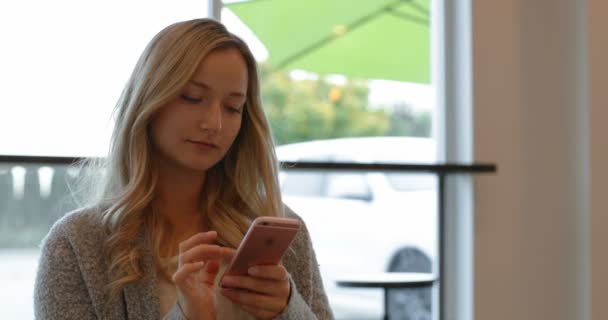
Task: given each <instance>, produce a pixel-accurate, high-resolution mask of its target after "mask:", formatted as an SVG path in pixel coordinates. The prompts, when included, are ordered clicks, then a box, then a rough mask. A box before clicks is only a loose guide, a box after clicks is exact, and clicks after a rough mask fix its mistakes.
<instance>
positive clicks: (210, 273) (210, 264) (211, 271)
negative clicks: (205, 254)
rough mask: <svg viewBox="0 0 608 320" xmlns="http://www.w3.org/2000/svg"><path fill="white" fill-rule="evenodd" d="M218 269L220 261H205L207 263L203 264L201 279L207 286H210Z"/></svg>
mask: <svg viewBox="0 0 608 320" xmlns="http://www.w3.org/2000/svg"><path fill="white" fill-rule="evenodd" d="M219 270H220V261H219V260H209V261H207V263H206V264H205V267H204V269H203V273H202V279H201V281H202V282H203V283H205V284H207V285H209V286H212V285H213V282H214V281H215V277H216V276H217V273H218V271H219Z"/></svg>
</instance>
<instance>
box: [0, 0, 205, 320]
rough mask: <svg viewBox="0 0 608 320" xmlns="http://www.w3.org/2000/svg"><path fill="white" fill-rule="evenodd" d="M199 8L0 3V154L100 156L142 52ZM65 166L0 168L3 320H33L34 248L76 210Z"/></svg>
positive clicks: (64, 0)
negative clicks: (116, 107)
mask: <svg viewBox="0 0 608 320" xmlns="http://www.w3.org/2000/svg"><path fill="white" fill-rule="evenodd" d="M206 10H207V1H206V0H202V1H201V0H177V1H158V0H154V1H143V0H133V1H118V0H110V1H97V2H91V1H77V0H57V1H44V0H28V1H4V2H1V3H0V39H2V41H3V45H2V51H1V52H0V70H2V72H0V87H1V88H2V90H0V101H1V103H0V114H1V115H2V116H0V136H2V137H3V138H2V139H0V141H1V142H0V154H16V155H51V156H55V155H56V156H99V155H103V154H104V153H105V152H106V149H107V146H108V141H109V135H110V131H111V129H112V122H111V121H110V116H111V112H112V110H113V108H114V105H115V103H116V101H117V100H118V97H119V95H120V93H121V90H122V87H123V86H124V84H125V82H126V81H127V78H128V76H129V75H130V72H131V71H132V69H133V67H134V65H135V62H136V60H137V58H138V56H139V54H140V53H141V51H143V48H144V46H145V45H146V44H147V42H148V41H149V40H150V39H151V38H152V36H154V34H156V33H157V32H158V31H159V30H160V29H162V28H163V27H165V26H167V25H168V24H170V23H172V22H177V21H180V20H185V19H190V18H195V17H202V16H206V14H207V13H206ZM75 174H76V173H75V172H73V171H71V170H70V169H68V167H67V166H56V165H53V166H48V165H20V164H14V163H0V284H1V285H0V301H3V302H6V303H2V306H3V308H2V311H0V314H1V315H2V316H1V318H3V319H4V318H6V319H33V318H34V314H33V291H34V280H35V276H36V268H37V261H38V255H39V248H38V246H39V244H40V242H41V240H42V238H43V237H44V235H45V234H46V233H47V232H48V230H49V228H50V226H51V225H52V224H53V223H54V222H55V221H56V220H57V219H58V218H59V217H60V216H62V215H63V214H65V213H66V212H68V211H70V210H72V209H74V208H75V207H76V206H75V204H74V203H72V202H71V201H70V200H69V199H70V197H69V195H70V191H69V189H68V182H69V181H70V180H72V179H73V178H74V177H75Z"/></svg>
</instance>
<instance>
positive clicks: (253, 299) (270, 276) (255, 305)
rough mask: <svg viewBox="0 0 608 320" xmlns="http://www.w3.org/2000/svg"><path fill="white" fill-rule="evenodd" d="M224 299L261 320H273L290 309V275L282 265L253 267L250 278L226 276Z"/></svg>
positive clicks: (223, 290) (248, 276) (250, 269)
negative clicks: (288, 303) (287, 308)
mask: <svg viewBox="0 0 608 320" xmlns="http://www.w3.org/2000/svg"><path fill="white" fill-rule="evenodd" d="M222 285H223V288H222V289H221V293H222V295H224V296H225V297H226V298H228V299H230V300H231V301H232V302H234V303H236V304H238V305H239V306H240V307H241V308H243V309H244V310H245V311H247V312H248V313H250V314H251V315H253V316H255V317H256V318H259V319H273V318H275V317H276V316H278V315H279V314H280V313H281V312H282V311H283V309H285V307H286V306H287V302H288V301H289V294H290V291H291V287H290V282H289V274H288V273H287V270H285V268H284V267H283V266H281V265H278V266H254V267H251V268H249V275H247V276H225V277H224V279H223V280H222Z"/></svg>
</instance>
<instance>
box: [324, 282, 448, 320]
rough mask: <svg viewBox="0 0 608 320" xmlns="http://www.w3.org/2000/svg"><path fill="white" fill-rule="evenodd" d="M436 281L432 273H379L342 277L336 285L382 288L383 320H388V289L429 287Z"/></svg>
mask: <svg viewBox="0 0 608 320" xmlns="http://www.w3.org/2000/svg"><path fill="white" fill-rule="evenodd" d="M436 280H437V277H436V276H435V275H434V274H432V273H417V272H381V273H373V274H352V275H348V276H343V277H342V278H341V279H339V280H337V281H336V283H337V285H338V286H340V287H349V288H382V289H383V290H384V316H383V319H384V320H388V319H389V317H388V289H390V288H424V287H431V286H433V283H435V281H436Z"/></svg>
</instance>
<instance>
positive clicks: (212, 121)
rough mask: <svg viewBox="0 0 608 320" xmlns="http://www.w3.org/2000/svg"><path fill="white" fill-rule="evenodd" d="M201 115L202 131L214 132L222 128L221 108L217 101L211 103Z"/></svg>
mask: <svg viewBox="0 0 608 320" xmlns="http://www.w3.org/2000/svg"><path fill="white" fill-rule="evenodd" d="M205 109H206V112H205V114H204V115H203V119H202V121H201V124H200V127H201V130H203V131H212V132H214V133H217V132H219V131H220V130H222V109H221V106H220V105H219V103H213V104H212V105H210V106H209V107H208V108H205Z"/></svg>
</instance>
